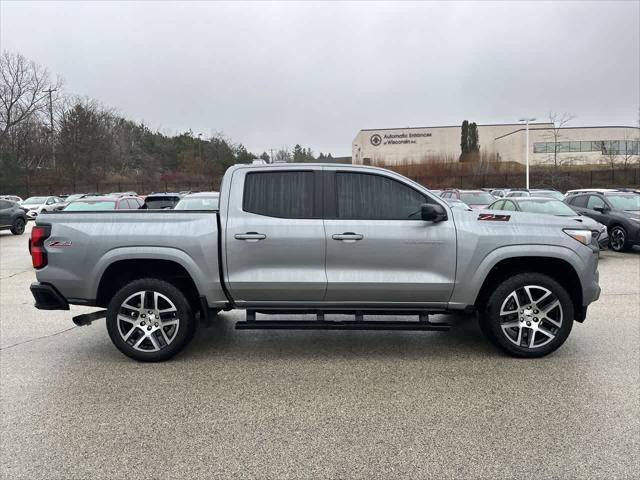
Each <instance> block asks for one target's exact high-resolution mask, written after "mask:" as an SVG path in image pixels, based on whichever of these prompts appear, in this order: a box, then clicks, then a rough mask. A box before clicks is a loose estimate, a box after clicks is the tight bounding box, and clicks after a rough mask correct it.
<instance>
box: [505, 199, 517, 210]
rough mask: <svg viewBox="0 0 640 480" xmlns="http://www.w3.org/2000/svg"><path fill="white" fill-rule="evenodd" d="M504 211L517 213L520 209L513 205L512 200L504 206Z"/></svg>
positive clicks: (507, 201)
mask: <svg viewBox="0 0 640 480" xmlns="http://www.w3.org/2000/svg"><path fill="white" fill-rule="evenodd" d="M502 210H509V211H516V210H518V209H517V208H516V205H515V203H513V202H512V201H511V200H505V201H504V204H503V206H502Z"/></svg>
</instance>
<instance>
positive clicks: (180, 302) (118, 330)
mask: <svg viewBox="0 0 640 480" xmlns="http://www.w3.org/2000/svg"><path fill="white" fill-rule="evenodd" d="M106 323H107V331H108V332H109V337H110V338H111V341H112V342H113V344H114V345H115V346H116V347H117V348H118V350H120V351H121V352H122V353H124V354H125V355H127V356H128V357H131V358H133V359H135V360H138V361H141V362H159V361H163V360H167V359H169V358H171V357H173V356H174V355H176V354H177V353H178V352H180V351H181V350H182V349H183V348H184V347H185V346H186V345H187V344H188V343H189V342H190V341H191V338H192V337H193V333H194V330H195V319H194V316H193V312H192V310H191V306H190V305H189V302H188V301H187V299H186V297H185V295H184V294H183V293H182V292H181V291H180V290H179V289H178V288H176V287H175V286H174V285H172V284H170V283H168V282H165V281H163V280H158V279H155V278H142V279H139V280H134V281H132V282H131V283H129V284H127V285H125V286H124V287H122V288H121V289H120V290H119V291H118V292H117V293H116V294H115V295H114V297H113V298H112V300H111V302H110V303H109V307H108V309H107V322H106Z"/></svg>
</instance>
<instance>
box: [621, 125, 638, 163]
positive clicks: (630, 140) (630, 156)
mask: <svg viewBox="0 0 640 480" xmlns="http://www.w3.org/2000/svg"><path fill="white" fill-rule="evenodd" d="M639 132H640V130H639ZM638 135H640V133H639V134H638ZM622 141H623V142H624V144H623V145H622V146H621V148H622V150H621V151H620V161H621V163H622V168H624V170H625V171H627V169H628V168H629V167H630V166H631V165H633V164H634V163H638V160H639V158H640V157H639V155H638V154H640V152H639V151H638V149H640V138H638V136H636V137H635V138H634V137H633V136H632V135H629V133H628V132H627V131H625V133H624V136H623V140H622Z"/></svg>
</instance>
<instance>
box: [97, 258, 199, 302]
mask: <svg viewBox="0 0 640 480" xmlns="http://www.w3.org/2000/svg"><path fill="white" fill-rule="evenodd" d="M138 278H158V279H160V280H164V281H166V282H169V283H171V284H173V285H174V286H176V287H177V288H179V289H180V290H181V291H182V293H184V295H185V296H186V297H187V299H188V300H189V303H190V304H191V308H193V311H194V312H197V311H199V310H200V297H199V294H198V288H197V287H196V284H195V283H194V281H193V279H192V278H191V275H189V272H187V271H186V270H185V268H184V267H183V266H182V265H180V264H179V263H176V262H172V261H171V260H156V259H144V260H121V261H118V262H114V263H112V264H111V265H109V267H107V269H106V270H105V272H104V273H103V275H102V278H101V279H100V284H99V285H98V292H97V294H96V304H97V305H98V306H99V307H106V306H107V305H108V304H109V302H110V301H111V298H112V297H113V296H114V295H115V293H116V292H117V291H118V290H119V289H120V288H122V286H124V285H125V284H127V283H129V282H131V281H132V280H136V279H138Z"/></svg>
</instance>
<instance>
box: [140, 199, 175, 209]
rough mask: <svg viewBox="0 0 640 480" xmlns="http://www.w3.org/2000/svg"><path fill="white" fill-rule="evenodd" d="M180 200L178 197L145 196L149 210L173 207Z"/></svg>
mask: <svg viewBox="0 0 640 480" xmlns="http://www.w3.org/2000/svg"><path fill="white" fill-rule="evenodd" d="M179 201H180V197H165V196H162V197H147V199H146V200H145V203H146V204H147V208H148V209H150V210H162V209H165V208H173V207H175V206H176V204H177V203H178V202H179Z"/></svg>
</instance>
